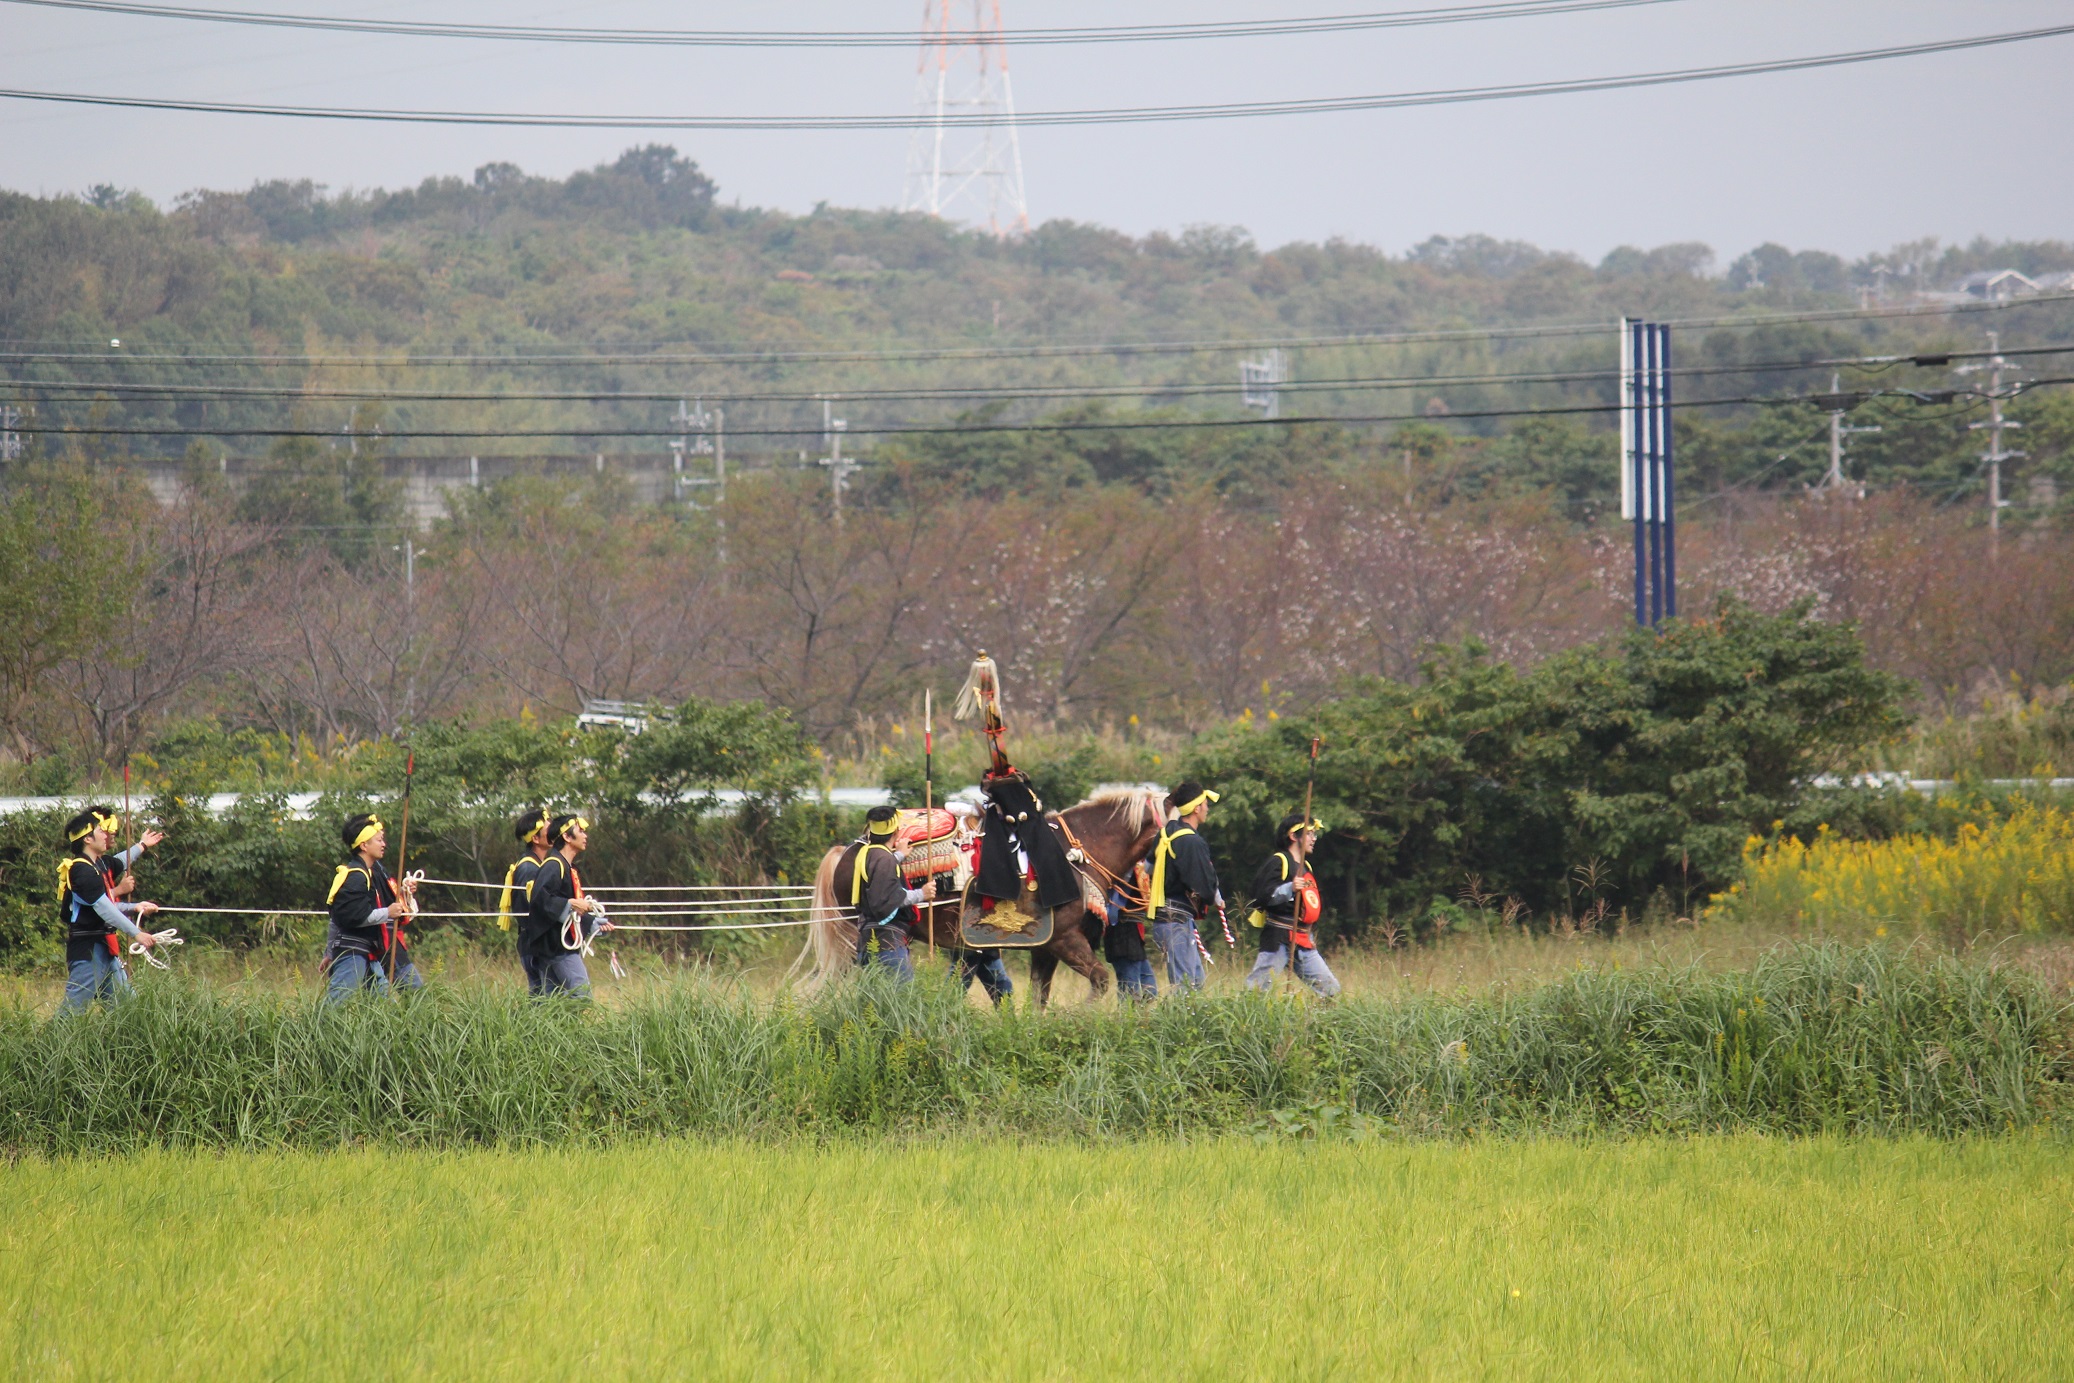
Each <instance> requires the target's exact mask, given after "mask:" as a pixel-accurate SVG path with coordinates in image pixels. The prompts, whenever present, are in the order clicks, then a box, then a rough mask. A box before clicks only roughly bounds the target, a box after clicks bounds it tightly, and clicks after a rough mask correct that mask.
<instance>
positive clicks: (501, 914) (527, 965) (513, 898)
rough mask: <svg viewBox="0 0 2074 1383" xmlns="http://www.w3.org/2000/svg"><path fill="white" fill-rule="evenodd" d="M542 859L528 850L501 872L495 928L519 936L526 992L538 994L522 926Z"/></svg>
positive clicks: (536, 968) (535, 967)
mask: <svg viewBox="0 0 2074 1383" xmlns="http://www.w3.org/2000/svg"><path fill="white" fill-rule="evenodd" d="M544 862H545V861H544V858H543V857H542V856H540V855H536V854H534V853H533V852H532V851H531V850H528V851H526V853H525V854H523V855H521V856H519V858H518V860H517V862H516V863H514V864H513V865H512V866H511V868H509V869H507V870H505V871H504V892H503V893H502V894H500V895H498V902H497V925H498V926H499V927H500V928H502V929H503V930H505V931H507V932H517V933H518V938H517V942H518V959H519V969H521V970H523V971H525V972H526V992H527V993H528V994H531V995H533V996H535V997H536V998H537V997H538V996H539V994H540V962H539V961H537V960H535V959H534V957H533V953H532V952H531V951H530V950H528V949H527V948H526V941H525V936H526V933H525V928H524V926H523V922H524V919H525V916H526V914H527V912H528V911H529V910H530V909H531V908H532V905H533V880H534V879H535V877H537V876H538V875H539V873H540V866H541V865H542V864H543V863H544Z"/></svg>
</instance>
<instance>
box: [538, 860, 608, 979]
mask: <svg viewBox="0 0 2074 1383" xmlns="http://www.w3.org/2000/svg"><path fill="white" fill-rule="evenodd" d="M528 895H529V896H528V902H527V907H526V918H525V921H524V922H523V923H522V924H521V925H520V928H519V947H520V949H521V950H522V951H524V952H525V953H526V954H527V955H530V956H531V957H532V958H533V966H534V969H535V970H536V971H537V972H538V975H539V980H538V983H537V985H535V986H534V987H533V991H532V992H533V993H534V995H535V996H536V997H539V998H543V999H545V998H550V997H552V996H554V995H557V994H569V995H573V996H576V997H578V998H587V997H589V995H590V990H591V977H590V971H589V970H588V969H586V968H585V967H584V964H583V948H584V946H585V945H587V944H588V943H589V941H590V939H591V938H592V937H593V936H596V935H597V932H598V920H597V918H596V917H595V916H593V915H591V914H589V913H581V914H579V913H577V912H576V900H577V899H578V898H581V897H583V896H584V894H583V879H582V878H581V877H580V876H579V875H578V874H577V872H576V869H575V867H574V866H573V865H571V864H570V863H569V860H568V857H567V856H565V855H564V854H562V852H561V851H559V850H557V851H555V852H554V853H553V854H551V855H549V856H548V857H547V858H546V859H544V860H542V861H541V862H540V868H539V869H538V870H537V871H536V872H535V873H534V875H533V885H532V887H531V888H530V889H529V890H528ZM571 940H574V941H575V942H576V944H575V945H574V946H571V945H570V944H569V943H570V941H571Z"/></svg>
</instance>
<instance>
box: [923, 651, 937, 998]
mask: <svg viewBox="0 0 2074 1383" xmlns="http://www.w3.org/2000/svg"><path fill="white" fill-rule="evenodd" d="M934 709H935V707H934V705H933V704H932V702H931V698H930V689H929V688H927V687H924V688H922V837H923V839H924V840H925V841H926V840H927V839H928V836H929V817H930V813H931V811H932V810H933V809H934V807H935V806H936V791H935V783H934V778H935V773H936V722H935V720H934V718H933V717H932V715H931V712H932V711H933V710H934ZM925 882H926V880H925ZM922 915H923V916H925V917H927V918H928V919H929V922H928V926H929V963H930V964H931V965H934V964H936V904H934V903H924V904H923V905H922Z"/></svg>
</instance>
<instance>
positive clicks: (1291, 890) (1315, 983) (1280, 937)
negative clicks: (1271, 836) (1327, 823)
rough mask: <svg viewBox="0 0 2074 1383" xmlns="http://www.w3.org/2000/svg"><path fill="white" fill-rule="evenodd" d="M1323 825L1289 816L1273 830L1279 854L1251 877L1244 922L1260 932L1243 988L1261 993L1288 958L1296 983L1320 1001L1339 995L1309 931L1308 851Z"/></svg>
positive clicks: (1314, 889)
mask: <svg viewBox="0 0 2074 1383" xmlns="http://www.w3.org/2000/svg"><path fill="white" fill-rule="evenodd" d="M1324 829H1325V828H1324V825H1323V824H1322V823H1320V822H1318V821H1315V820H1308V819H1306V818H1305V817H1304V815H1303V813H1301V812H1291V813H1290V814H1289V815H1287V816H1285V817H1283V818H1282V821H1281V824H1280V825H1278V826H1276V827H1275V838H1276V839H1277V840H1279V841H1281V842H1283V844H1282V848H1281V849H1279V850H1277V851H1275V853H1274V854H1272V855H1269V856H1268V857H1267V860H1266V862H1265V863H1263V864H1262V865H1261V866H1260V872H1259V873H1257V874H1255V875H1254V876H1253V912H1252V915H1251V916H1250V917H1249V918H1248V919H1247V920H1248V921H1250V922H1251V923H1252V924H1253V925H1254V926H1256V927H1259V928H1260V929H1261V932H1260V955H1259V957H1258V958H1257V959H1256V960H1254V962H1253V969H1252V972H1251V973H1250V974H1248V975H1247V976H1246V988H1248V989H1254V990H1259V991H1261V992H1262V993H1265V992H1266V991H1268V990H1269V989H1272V988H1273V987H1274V983H1275V976H1276V975H1277V974H1279V973H1281V970H1282V967H1283V966H1285V965H1288V964H1290V963H1291V957H1292V955H1293V956H1294V958H1295V960H1294V963H1295V966H1296V977H1297V978H1298V979H1300V980H1302V981H1303V982H1304V983H1305V984H1307V985H1309V986H1310V987H1311V988H1312V989H1313V990H1314V991H1316V992H1317V994H1318V995H1319V996H1320V997H1321V998H1326V999H1331V998H1334V997H1336V996H1337V995H1338V994H1339V979H1338V977H1337V976H1335V975H1334V974H1333V973H1332V968H1331V967H1330V966H1328V965H1327V964H1326V963H1325V957H1323V956H1321V955H1319V954H1318V942H1317V939H1316V938H1315V937H1314V936H1313V935H1312V931H1311V929H1312V928H1313V927H1315V926H1317V925H1318V913H1319V911H1320V907H1319V900H1318V880H1317V879H1316V878H1315V877H1314V876H1313V875H1312V874H1311V864H1310V859H1311V851H1313V850H1314V849H1316V848H1317V845H1318V832H1320V831H1322V830H1324Z"/></svg>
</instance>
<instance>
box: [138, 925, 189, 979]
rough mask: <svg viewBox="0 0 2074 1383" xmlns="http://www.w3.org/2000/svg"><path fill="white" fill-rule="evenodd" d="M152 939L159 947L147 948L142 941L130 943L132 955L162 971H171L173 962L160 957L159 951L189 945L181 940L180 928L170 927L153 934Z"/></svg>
mask: <svg viewBox="0 0 2074 1383" xmlns="http://www.w3.org/2000/svg"><path fill="white" fill-rule="evenodd" d="M151 939H152V940H153V941H155V942H157V943H158V945H156V946H146V945H145V944H144V943H143V942H141V941H132V942H131V943H130V954H131V955H133V956H142V957H144V959H145V960H146V961H147V962H149V963H150V964H152V965H154V966H157V967H158V968H159V969H161V970H171V969H172V968H173V965H172V962H171V961H168V960H166V959H165V958H164V957H162V956H160V955H159V951H160V949H161V948H162V947H166V946H185V945H186V944H187V943H186V942H185V941H183V940H181V939H180V929H179V928H178V927H168V928H166V929H165V930H164V931H162V932H153V933H152V934H151Z"/></svg>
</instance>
